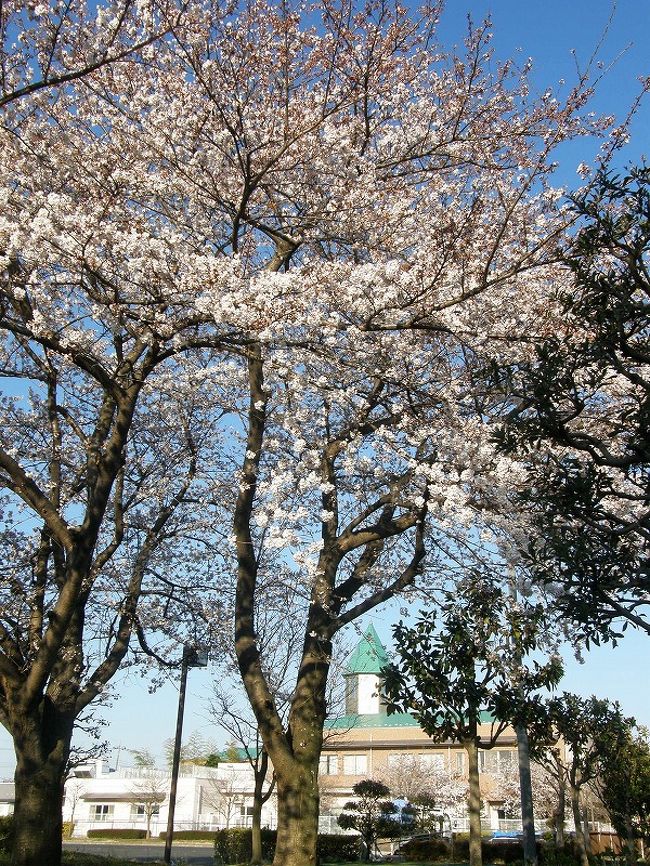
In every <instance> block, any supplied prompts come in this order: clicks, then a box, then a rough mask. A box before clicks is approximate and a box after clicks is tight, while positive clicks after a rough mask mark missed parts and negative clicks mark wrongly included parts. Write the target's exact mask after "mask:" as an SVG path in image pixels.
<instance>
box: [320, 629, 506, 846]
mask: <svg viewBox="0 0 650 866" xmlns="http://www.w3.org/2000/svg"><path fill="white" fill-rule="evenodd" d="M389 662H390V658H389V655H388V653H387V652H386V649H385V647H384V646H383V644H382V642H381V640H380V639H379V636H378V634H377V632H376V631H375V628H374V627H373V626H372V625H370V626H369V627H368V628H367V629H366V631H365V633H364V634H363V637H362V638H361V640H360V641H359V643H358V644H357V646H356V647H355V649H354V651H353V652H352V653H351V655H350V657H349V659H348V661H347V664H346V670H345V673H344V677H345V686H346V689H345V715H342V716H339V717H337V718H333V719H330V720H329V721H328V722H327V723H326V728H325V740H324V743H323V750H322V756H321V762H320V769H319V778H320V784H321V788H322V790H323V791H324V792H325V793H326V796H325V800H326V801H327V802H328V803H329V807H328V808H327V809H326V810H325V814H323V816H322V820H321V829H322V830H323V831H326V830H327V831H329V832H336V829H337V827H336V814H338V812H340V810H341V808H342V806H343V804H344V802H345V801H346V800H349V799H350V797H351V795H352V787H353V786H354V785H355V784H356V783H357V782H359V781H361V780H362V779H381V780H384V781H386V782H387V783H389V786H390V787H391V790H392V791H393V793H394V794H396V795H399V794H402V795H404V796H408V792H409V786H412V785H413V784H415V777H419V778H421V777H422V776H423V775H424V776H425V777H426V776H427V774H429V775H430V779H431V785H432V786H433V787H436V786H439V785H440V784H441V778H442V777H443V776H447V778H455V779H462V778H464V777H465V776H466V771H467V759H466V754H465V750H464V748H463V746H462V745H461V744H460V743H454V742H442V743H441V742H434V741H433V740H432V739H431V737H429V736H428V735H427V734H425V733H424V731H423V730H422V729H421V727H420V725H419V723H418V722H417V720H416V719H415V718H414V716H412V715H411V714H410V713H390V714H389V713H388V712H387V708H386V702H385V701H384V700H383V698H382V695H381V672H382V670H383V668H384V667H386V665H388V664H389ZM493 721H494V719H493V717H492V716H491V715H490V714H489V713H484V714H483V715H482V717H481V725H480V729H479V730H480V732H482V733H483V734H484V736H485V739H487V738H488V735H489V732H490V728H491V725H492V723H493ZM480 759H481V770H482V772H483V774H484V775H483V779H482V792H483V798H484V802H485V805H486V810H487V815H486V821H487V822H488V826H491V827H492V828H493V829H496V828H499V827H501V828H503V809H502V799H503V798H502V796H501V795H500V794H499V792H498V790H497V788H496V783H495V782H494V779H495V778H496V777H497V776H498V775H499V772H500V771H501V770H502V769H504V768H505V767H515V766H516V740H515V736H514V731H512V730H511V729H507V730H506V731H505V732H504V734H503V735H502V736H501V737H500V739H499V743H498V744H497V747H496V748H495V749H492V750H491V751H483V750H482V751H481V752H480ZM398 788H400V789H401V788H403V789H404V790H397V789H398ZM463 802H464V801H463ZM328 822H329V823H328ZM465 824H466V815H465V808H464V805H461V806H460V807H459V811H458V813H457V814H454V816H453V825H454V827H455V828H456V829H459V830H461V829H465Z"/></svg>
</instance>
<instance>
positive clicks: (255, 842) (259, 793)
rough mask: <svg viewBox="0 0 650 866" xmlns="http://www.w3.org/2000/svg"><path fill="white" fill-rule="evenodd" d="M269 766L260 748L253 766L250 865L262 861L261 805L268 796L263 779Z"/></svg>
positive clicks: (267, 758) (264, 752)
mask: <svg viewBox="0 0 650 866" xmlns="http://www.w3.org/2000/svg"><path fill="white" fill-rule="evenodd" d="M268 767H269V756H268V753H267V752H266V750H264V749H263V750H262V754H261V755H260V756H259V760H258V761H257V763H256V764H255V766H254V768H253V772H254V774H255V786H254V789H253V820H252V823H251V866H257V864H260V863H261V862H262V806H263V805H264V803H265V802H266V801H267V799H268V798H269V796H270V790H271V789H269V791H268V793H267V796H264V780H265V779H266V774H267V772H268Z"/></svg>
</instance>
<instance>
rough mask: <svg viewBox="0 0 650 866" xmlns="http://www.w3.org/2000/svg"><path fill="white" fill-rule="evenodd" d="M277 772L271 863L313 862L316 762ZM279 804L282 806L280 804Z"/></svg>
mask: <svg viewBox="0 0 650 866" xmlns="http://www.w3.org/2000/svg"><path fill="white" fill-rule="evenodd" d="M296 770H297V772H296V773H295V775H293V777H292V778H285V777H284V775H283V777H282V778H280V777H279V776H278V781H277V786H278V806H279V808H278V836H277V843H276V849H275V858H274V860H273V866H315V864H316V841H317V838H318V777H317V771H318V764H316V766H315V767H309V766H308V765H303V766H300V767H298V766H296ZM280 804H281V808H280Z"/></svg>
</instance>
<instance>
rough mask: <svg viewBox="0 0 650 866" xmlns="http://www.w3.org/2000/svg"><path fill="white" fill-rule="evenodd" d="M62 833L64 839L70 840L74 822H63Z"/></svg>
mask: <svg viewBox="0 0 650 866" xmlns="http://www.w3.org/2000/svg"><path fill="white" fill-rule="evenodd" d="M62 833H63V838H64V839H71V838H72V834H73V833H74V821H64V822H63V827H62Z"/></svg>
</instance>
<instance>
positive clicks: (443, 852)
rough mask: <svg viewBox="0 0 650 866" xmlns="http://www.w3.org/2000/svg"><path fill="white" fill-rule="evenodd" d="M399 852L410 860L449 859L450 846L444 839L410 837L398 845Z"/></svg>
mask: <svg viewBox="0 0 650 866" xmlns="http://www.w3.org/2000/svg"><path fill="white" fill-rule="evenodd" d="M399 850H400V854H403V855H404V856H405V857H407V858H408V859H410V860H432V861H436V860H443V861H447V862H448V861H449V857H450V854H451V847H450V845H449V843H448V842H445V840H444V839H411V840H410V841H408V842H403V843H402V844H401V845H400V846H399Z"/></svg>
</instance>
